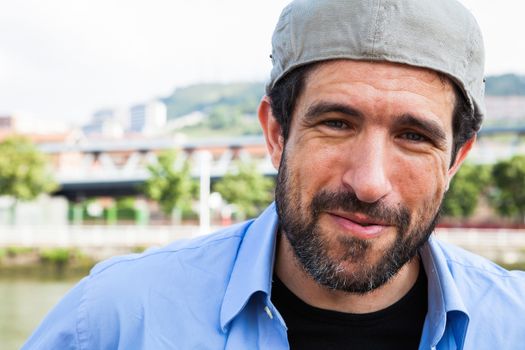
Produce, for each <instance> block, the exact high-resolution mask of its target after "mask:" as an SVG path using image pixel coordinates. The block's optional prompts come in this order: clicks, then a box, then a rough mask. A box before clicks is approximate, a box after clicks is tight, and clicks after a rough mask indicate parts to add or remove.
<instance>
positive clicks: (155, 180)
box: [143, 150, 196, 215]
mask: <svg viewBox="0 0 525 350" xmlns="http://www.w3.org/2000/svg"><path fill="white" fill-rule="evenodd" d="M178 157H179V154H178V152H176V151H174V150H171V151H165V152H162V153H160V154H159V155H158V159H157V163H155V164H151V165H149V166H148V171H149V173H150V177H149V178H148V179H147V180H146V181H145V183H144V187H143V190H144V194H145V195H146V197H148V198H150V199H152V200H154V201H156V202H157V203H159V205H160V208H161V210H162V211H163V213H164V214H166V215H172V214H173V211H174V209H180V210H182V209H184V206H185V205H186V206H187V205H188V204H189V203H190V202H191V199H192V195H193V194H194V193H195V186H196V185H195V182H194V181H193V180H192V179H191V176H190V167H189V163H188V162H187V161H184V162H182V164H181V165H180V166H176V165H177V164H178V163H181V162H178V161H177V159H178Z"/></svg>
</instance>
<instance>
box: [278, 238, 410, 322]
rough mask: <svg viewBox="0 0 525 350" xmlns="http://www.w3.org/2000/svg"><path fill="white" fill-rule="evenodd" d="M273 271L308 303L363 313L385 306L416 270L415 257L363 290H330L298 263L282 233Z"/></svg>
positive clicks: (404, 290)
mask: <svg viewBox="0 0 525 350" xmlns="http://www.w3.org/2000/svg"><path fill="white" fill-rule="evenodd" d="M276 254H277V256H276V263H275V273H276V274H277V276H278V277H279V279H280V280H281V281H282V282H283V283H284V284H285V285H286V287H287V288H288V289H289V290H290V291H292V292H293V293H294V294H295V295H296V296H297V297H298V298H300V299H301V300H303V301H304V302H305V303H307V304H310V305H312V306H315V307H318V308H321V309H326V310H334V311H340V312H347V313H355V314H363V313H370V312H374V311H378V310H382V309H385V308H387V307H388V306H390V305H392V304H394V303H395V302H397V301H399V300H400V299H401V298H402V297H403V296H404V295H405V294H406V293H408V291H409V290H410V288H412V286H413V285H414V283H416V280H417V276H418V274H419V265H420V264H419V259H418V258H414V259H412V260H411V261H409V262H408V263H407V264H405V265H404V266H403V267H402V268H401V269H400V270H399V272H398V273H397V274H396V275H395V276H393V277H392V278H391V279H390V281H388V282H387V283H385V284H384V285H383V286H381V287H379V288H377V289H375V290H373V291H371V292H369V293H366V294H357V293H348V292H344V291H334V290H330V289H328V288H326V287H324V286H321V285H320V284H318V283H317V282H316V281H314V280H313V279H312V278H311V277H310V276H309V275H308V274H307V273H306V272H305V271H304V269H303V268H302V267H301V266H300V264H299V262H298V261H297V259H296V258H295V255H294V252H293V249H292V247H291V246H290V243H289V241H288V239H287V238H286V235H284V234H279V235H278V244H277V253H276Z"/></svg>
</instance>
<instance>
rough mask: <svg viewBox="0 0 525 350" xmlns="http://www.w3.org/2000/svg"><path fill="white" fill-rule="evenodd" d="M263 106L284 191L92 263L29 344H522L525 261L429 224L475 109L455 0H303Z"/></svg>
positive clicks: (288, 12) (477, 114)
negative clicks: (502, 262) (512, 264)
mask: <svg viewBox="0 0 525 350" xmlns="http://www.w3.org/2000/svg"><path fill="white" fill-rule="evenodd" d="M272 60H273V70H272V75H271V79H270V81H269V83H268V86H267V96H266V97H264V98H263V100H262V102H261V104H260V107H259V119H260V121H261V125H262V128H263V130H264V134H265V137H266V142H267V145H268V150H269V152H270V155H271V158H272V161H273V164H274V166H275V167H276V168H278V171H279V172H278V185H277V189H276V204H275V205H271V206H270V207H269V208H268V209H267V210H266V211H265V212H264V213H263V214H262V215H261V216H260V217H259V218H257V219H256V220H254V221H249V222H246V223H242V224H240V225H237V226H233V227H231V228H228V229H226V230H224V231H222V232H219V233H216V234H213V235H210V236H207V237H204V238H199V239H197V240H191V241H185V242H175V243H174V244H172V245H170V246H168V247H166V248H162V249H158V250H152V251H149V252H146V253H144V254H141V255H132V256H127V257H119V258H114V259H111V260H109V261H106V262H103V263H101V264H99V265H97V266H96V267H95V268H94V269H93V271H92V272H91V274H90V276H88V277H86V278H85V279H83V280H82V281H81V282H80V283H79V285H77V286H76V287H75V288H74V289H73V290H72V291H71V292H70V293H69V294H68V295H67V296H66V297H65V298H64V300H63V301H62V302H61V303H60V304H59V305H58V306H57V307H56V308H55V309H54V310H53V311H52V312H51V313H50V315H48V317H47V318H46V319H45V320H44V322H43V324H42V325H41V326H40V327H39V328H38V329H37V331H36V332H35V333H34V335H33V336H32V337H31V338H30V339H29V341H28V343H27V344H26V345H25V348H26V349H288V348H292V349H417V348H419V349H476V350H478V349H520V348H523V347H524V345H523V344H524V343H525V322H524V321H525V320H524V318H525V317H524V315H525V302H524V301H523V292H524V291H525V274H524V273H522V272H509V271H506V270H503V269H501V268H500V267H498V266H496V265H494V264H492V263H490V262H488V261H486V260H485V259H483V258H480V257H477V256H474V255H472V254H470V253H467V252H465V251H463V250H461V249H459V248H455V247H452V246H449V245H446V244H444V243H441V242H439V241H438V240H436V239H435V238H433V237H431V233H432V231H433V229H434V226H435V224H436V220H437V216H438V212H439V208H440V203H441V201H442V199H443V195H444V193H445V192H446V190H447V188H448V186H449V183H450V181H451V179H452V177H453V175H454V174H455V173H456V172H457V170H458V169H459V167H460V165H461V163H462V162H463V161H464V160H465V157H466V156H467V154H468V153H469V151H470V149H471V147H472V145H473V143H474V141H475V138H476V132H477V131H478V129H479V127H480V123H481V118H482V115H483V60H484V58H483V47H482V40H481V36H480V33H479V29H478V26H477V24H476V22H475V20H474V19H473V18H472V16H471V15H470V14H469V13H468V11H466V10H465V9H464V8H463V7H462V6H461V5H460V4H458V3H457V2H456V1H455V0H439V1H438V0H402V1H401V0H400V1H393V0H391V1H387V0H384V1H381V0H347V1H344V0H323V1H320V0H296V1H295V2H293V3H292V4H290V5H289V6H288V7H286V8H285V9H284V11H283V13H282V15H281V17H280V19H279V22H278V24H277V27H276V30H275V33H274V36H273V52H272Z"/></svg>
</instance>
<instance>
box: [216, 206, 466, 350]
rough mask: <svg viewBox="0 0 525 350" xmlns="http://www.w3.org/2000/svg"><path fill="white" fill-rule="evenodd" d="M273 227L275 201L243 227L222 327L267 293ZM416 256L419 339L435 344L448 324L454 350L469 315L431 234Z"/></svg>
mask: <svg viewBox="0 0 525 350" xmlns="http://www.w3.org/2000/svg"><path fill="white" fill-rule="evenodd" d="M277 228H278V220H277V213H276V208H275V203H272V204H271V205H270V206H269V207H268V208H267V209H266V210H265V211H264V212H263V213H262V214H261V215H260V216H259V217H258V218H257V219H256V220H254V221H253V222H252V223H251V224H250V225H249V226H248V227H247V228H246V232H245V234H244V237H243V240H242V242H241V244H240V246H239V250H238V252H237V258H236V259H235V264H234V266H233V269H232V274H231V277H230V281H229V283H228V286H227V288H226V292H225V294H224V299H223V303H222V307H221V314H220V322H221V328H222V329H223V330H225V328H226V326H227V325H228V323H229V322H230V321H231V320H232V319H233V318H234V317H235V316H237V314H239V312H241V310H242V309H243V308H244V307H245V306H246V304H247V303H248V301H249V299H250V297H251V296H252V295H253V294H255V293H256V292H263V293H265V294H266V295H269V294H270V289H271V281H272V271H273V264H274V258H275V244H276V232H277ZM420 255H421V258H422V261H423V266H424V268H425V272H426V274H427V278H428V300H429V303H428V314H427V321H426V323H427V325H426V327H425V329H424V330H423V335H422V340H423V341H425V342H428V343H429V344H430V345H431V346H432V347H435V346H436V345H437V343H439V341H440V339H441V338H442V337H443V335H444V333H445V329H446V327H447V323H448V326H449V327H450V330H451V331H452V333H453V336H454V338H455V342H456V344H457V346H458V349H462V348H463V342H464V340H465V336H466V332H467V326H468V322H469V315H468V312H467V309H466V307H465V304H464V303H463V300H462V298H461V294H460V293H459V291H458V289H457V287H456V283H455V281H454V277H453V276H452V274H451V272H450V270H449V268H448V264H447V260H446V257H445V255H444V254H443V252H442V250H441V247H440V246H439V244H438V243H437V242H436V241H435V240H434V238H433V237H430V239H429V241H428V242H427V243H426V244H425V245H424V246H423V247H422V248H421V250H420Z"/></svg>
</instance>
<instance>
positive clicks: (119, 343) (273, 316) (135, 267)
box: [23, 204, 525, 350]
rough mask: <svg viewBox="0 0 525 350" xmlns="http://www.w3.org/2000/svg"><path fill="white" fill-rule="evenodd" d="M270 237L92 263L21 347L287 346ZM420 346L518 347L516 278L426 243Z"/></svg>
mask: <svg viewBox="0 0 525 350" xmlns="http://www.w3.org/2000/svg"><path fill="white" fill-rule="evenodd" d="M276 231H277V215H276V212H275V206H274V205H273V204H272V205H271V206H270V207H269V208H268V209H267V210H266V211H265V212H264V213H263V214H262V215H261V216H260V217H259V218H258V219H256V220H254V221H248V222H246V223H243V224H240V225H236V226H232V227H230V228H228V229H225V230H223V231H220V232H218V233H215V234H212V235H209V236H204V237H200V238H197V239H193V240H186V241H177V242H175V243H173V244H171V245H169V246H167V247H164V248H162V249H155V250H150V251H147V252H145V253H143V254H134V255H129V256H123V257H117V258H113V259H110V260H107V261H105V262H102V263H100V264H98V265H97V266H96V267H94V268H93V270H92V271H91V273H90V275H89V276H88V277H86V278H84V279H83V280H82V281H81V282H79V284H78V285H77V286H76V287H74V288H73V289H72V290H71V291H70V292H69V293H68V294H67V295H66V296H65V297H64V299H63V300H62V301H61V302H60V303H59V304H58V305H57V306H56V307H55V309H54V310H52V311H51V312H50V314H49V315H48V316H47V317H46V318H45V319H44V321H43V322H42V324H41V325H40V326H39V328H38V329H37V330H36V331H35V332H34V334H33V335H32V336H31V338H30V339H29V340H28V341H27V343H26V344H25V345H24V347H23V349H60V350H66V349H126V350H132V349H153V350H161V349H232V350H241V349H242V350H243V349H272V350H280V349H288V341H287V336H286V325H285V323H284V321H283V319H282V318H281V316H280V315H279V312H278V311H277V310H276V309H275V307H274V306H273V305H272V303H271V301H270V292H271V285H272V284H271V281H272V271H273V263H274V256H275V254H274V252H275V242H276V239H275V237H276ZM420 255H421V257H422V261H423V265H424V268H425V271H426V274H427V278H428V302H429V303H428V314H427V317H426V320H425V325H424V329H423V333H422V337H421V345H420V349H434V348H435V349H439V350H445V349H469V350H482V349H490V350H495V349H498V350H501V349H525V301H524V299H525V273H523V272H516V271H514V272H509V271H506V270H504V269H502V268H500V267H498V266H496V265H495V264H493V263H491V262H489V261H487V260H486V259H483V258H481V257H478V256H476V255H473V254H471V253H468V252H466V251H464V250H462V249H459V248H457V247H454V246H450V245H447V244H444V243H442V242H439V241H438V240H436V239H435V238H431V239H430V240H429V242H428V243H427V244H426V245H425V246H424V247H423V248H422V249H421V251H420Z"/></svg>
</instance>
